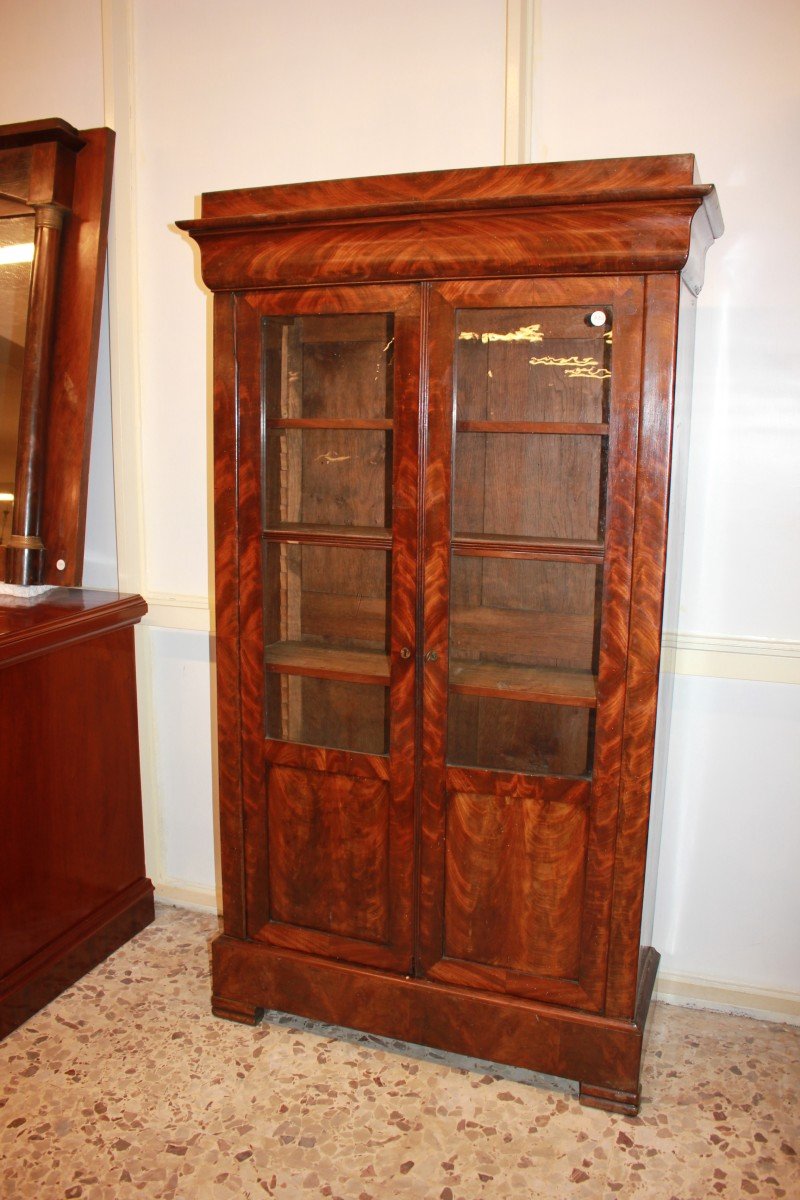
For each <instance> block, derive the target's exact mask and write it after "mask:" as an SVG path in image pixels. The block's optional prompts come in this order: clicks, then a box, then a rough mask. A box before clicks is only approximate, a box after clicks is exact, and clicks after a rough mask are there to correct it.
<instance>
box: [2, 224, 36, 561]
mask: <svg viewBox="0 0 800 1200" xmlns="http://www.w3.org/2000/svg"><path fill="white" fill-rule="evenodd" d="M33 237H34V218H33V214H32V213H31V214H30V215H26V216H13V217H2V218H0V545H3V544H6V543H7V542H8V538H9V536H10V534H11V510H12V507H13V504H14V476H15V473H16V463H17V431H18V426H19V406H20V398H21V395H22V362H23V358H24V356H25V330H26V327H27V323H28V292H29V290H30V282H31V270H32V264H33Z"/></svg>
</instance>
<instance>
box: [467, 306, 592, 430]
mask: <svg viewBox="0 0 800 1200" xmlns="http://www.w3.org/2000/svg"><path fill="white" fill-rule="evenodd" d="M601 321H602V323H599V322H601ZM594 322H598V324H595V323H594ZM456 346H457V352H456V353H457V358H456V378H457V380H458V385H457V405H458V419H459V420H460V421H461V420H464V421H466V420H469V421H558V422H562V421H566V422H594V423H602V422H604V421H607V420H608V380H609V378H610V375H611V325H610V318H609V314H608V313H607V312H606V310H604V309H587V308H495V309H492V308H489V309H463V310H461V311H459V312H458V314H457V324H456Z"/></svg>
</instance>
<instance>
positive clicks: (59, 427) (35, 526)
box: [0, 119, 114, 587]
mask: <svg viewBox="0 0 800 1200" xmlns="http://www.w3.org/2000/svg"><path fill="white" fill-rule="evenodd" d="M113 154H114V134H113V132H112V131H111V130H110V129H84V130H81V131H79V130H77V129H74V128H73V127H72V126H71V125H68V124H67V123H66V122H65V121H61V120H57V119H48V120H44V121H30V122H27V123H25V124H18V125H3V126H0V217H6V216H16V215H22V214H30V213H33V215H34V218H35V239H34V244H35V251H34V260H33V263H32V271H31V284H30V294H29V301H28V326H27V333H26V340H25V352H24V359H23V367H22V399H21V403H20V420H19V441H18V445H17V465H16V481H15V488H14V509H13V516H12V526H11V543H10V545H6V546H0V581H2V582H6V583H14V584H24V585H29V584H39V583H51V584H59V585H61V586H63V587H76V586H78V585H79V584H80V583H81V579H82V576H83V547H84V536H85V530H86V497H87V491H88V484H89V451H90V447H91V438H92V412H93V407H94V389H95V380H96V374H97V348H98V342H99V336H100V312H101V306H102V298H103V275H104V269H105V257H106V244H107V239H108V214H109V208H110V201H111V172H112V166H113Z"/></svg>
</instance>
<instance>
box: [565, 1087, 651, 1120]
mask: <svg viewBox="0 0 800 1200" xmlns="http://www.w3.org/2000/svg"><path fill="white" fill-rule="evenodd" d="M641 1098H642V1094H641V1091H640V1090H639V1089H638V1088H637V1090H636V1091H635V1092H617V1091H615V1090H614V1089H613V1088H604V1087H595V1085H594V1084H592V1083H582V1084H581V1085H580V1092H579V1094H578V1099H579V1100H580V1102H581V1104H584V1105H585V1106H586V1107H587V1108H602V1109H605V1111H606V1112H615V1113H622V1114H623V1115H624V1116H626V1117H635V1116H636V1114H637V1113H638V1111H639V1103H640V1101H641Z"/></svg>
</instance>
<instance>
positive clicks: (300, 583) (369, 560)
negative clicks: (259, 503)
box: [264, 543, 391, 655]
mask: <svg viewBox="0 0 800 1200" xmlns="http://www.w3.org/2000/svg"><path fill="white" fill-rule="evenodd" d="M389 572H390V555H389V554H388V553H387V552H386V551H384V550H360V549H357V550H351V549H345V548H342V547H341V546H298V545H287V544H285V543H282V544H276V543H273V544H271V545H268V546H267V547H266V553H265V570H264V603H265V614H264V641H265V644H267V645H271V644H273V643H276V642H302V643H303V644H304V645H308V646H327V647H331V648H338V649H342V650H374V651H377V652H379V653H380V654H383V655H385V654H386V652H387V650H388V645H389V596H390V594H391V592H390V587H391V581H390V578H389Z"/></svg>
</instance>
